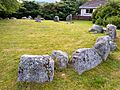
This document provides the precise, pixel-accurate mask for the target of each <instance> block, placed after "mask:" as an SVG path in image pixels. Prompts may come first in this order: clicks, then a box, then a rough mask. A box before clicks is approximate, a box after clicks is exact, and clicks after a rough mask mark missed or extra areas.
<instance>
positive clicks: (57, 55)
mask: <svg viewBox="0 0 120 90" xmlns="http://www.w3.org/2000/svg"><path fill="white" fill-rule="evenodd" d="M51 57H52V58H53V60H56V61H57V65H58V67H59V68H65V67H67V64H68V60H69V58H68V54H67V53H66V52H63V51H60V50H54V51H53V52H52V54H51Z"/></svg>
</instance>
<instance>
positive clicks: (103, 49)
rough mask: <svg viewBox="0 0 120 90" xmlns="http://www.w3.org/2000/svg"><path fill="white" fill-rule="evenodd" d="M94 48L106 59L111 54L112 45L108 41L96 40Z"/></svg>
mask: <svg viewBox="0 0 120 90" xmlns="http://www.w3.org/2000/svg"><path fill="white" fill-rule="evenodd" d="M93 48H94V49H95V50H96V52H97V53H98V54H99V55H100V56H101V58H102V59H103V60H104V61H106V59H107V57H108V55H109V54H110V45H109V43H107V42H106V41H99V42H96V43H95V45H94V46H93Z"/></svg>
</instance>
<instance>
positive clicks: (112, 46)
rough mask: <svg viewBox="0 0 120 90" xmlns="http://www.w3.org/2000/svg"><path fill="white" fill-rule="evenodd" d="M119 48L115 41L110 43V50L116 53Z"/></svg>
mask: <svg viewBox="0 0 120 90" xmlns="http://www.w3.org/2000/svg"><path fill="white" fill-rule="evenodd" d="M116 48H117V45H116V43H114V42H113V41H110V50H111V51H114V50H115V49H116Z"/></svg>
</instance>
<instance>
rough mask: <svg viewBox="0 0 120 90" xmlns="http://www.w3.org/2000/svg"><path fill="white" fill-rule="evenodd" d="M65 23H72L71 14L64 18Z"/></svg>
mask: <svg viewBox="0 0 120 90" xmlns="http://www.w3.org/2000/svg"><path fill="white" fill-rule="evenodd" d="M66 21H67V22H70V23H71V22H72V14H70V15H68V16H67V17H66Z"/></svg>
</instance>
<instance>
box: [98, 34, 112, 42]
mask: <svg viewBox="0 0 120 90" xmlns="http://www.w3.org/2000/svg"><path fill="white" fill-rule="evenodd" d="M99 41H104V42H105V43H107V44H109V43H110V41H112V38H111V37H110V36H108V35H106V36H101V37H99V38H97V40H96V42H99Z"/></svg>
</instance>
